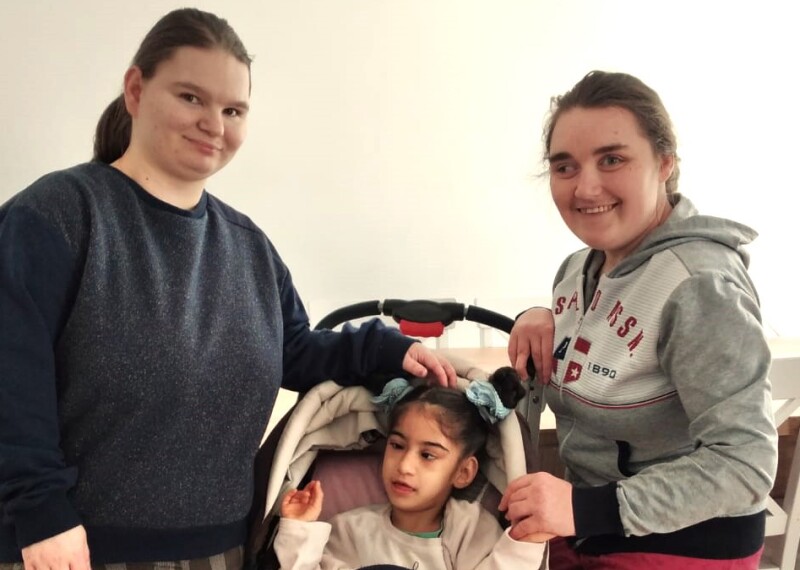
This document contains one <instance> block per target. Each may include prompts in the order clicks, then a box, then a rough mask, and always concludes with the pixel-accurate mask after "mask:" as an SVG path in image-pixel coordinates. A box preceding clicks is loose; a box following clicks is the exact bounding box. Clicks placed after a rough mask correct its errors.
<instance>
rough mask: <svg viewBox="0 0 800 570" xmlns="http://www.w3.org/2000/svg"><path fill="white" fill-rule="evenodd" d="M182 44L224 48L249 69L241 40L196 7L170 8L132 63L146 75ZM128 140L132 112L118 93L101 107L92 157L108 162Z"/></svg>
mask: <svg viewBox="0 0 800 570" xmlns="http://www.w3.org/2000/svg"><path fill="white" fill-rule="evenodd" d="M181 47H196V48H204V49H212V48H216V49H223V50H225V51H227V52H228V53H230V54H231V55H232V56H233V57H235V58H236V59H237V60H239V61H241V62H242V63H244V64H245V65H246V66H247V70H248V71H249V70H250V63H251V62H252V58H251V57H250V55H249V54H248V53H247V50H246V49H245V47H244V44H242V40H240V39H239V36H238V35H236V32H235V31H234V30H233V28H232V27H231V26H230V25H229V24H228V22H227V21H226V20H223V19H222V18H220V17H218V16H215V15H214V14H211V13H210V12H203V11H201V10H197V9H195V8H181V9H179V10H173V11H172V12H170V13H168V14H167V15H165V16H163V17H162V18H161V19H160V20H159V21H158V22H156V25H155V26H153V28H152V29H151V30H150V31H149V32H148V33H147V35H146V36H145V38H144V40H142V44H141V45H140V46H139V51H137V52H136V55H135V56H134V57H133V61H132V62H131V65H132V66H133V65H135V66H136V67H138V68H139V69H140V70H141V72H142V77H143V78H145V79H149V78H151V77H153V75H155V73H156V69H157V68H158V65H159V64H160V63H161V62H163V61H166V60H168V59H169V58H170V57H172V55H173V54H174V53H175V50H177V49H178V48H181ZM130 140H131V116H130V115H129V114H128V111H127V109H126V108H125V98H124V96H123V95H120V96H119V97H117V98H116V99H114V100H113V101H112V102H111V104H110V105H109V106H108V107H107V108H106V110H105V111H103V114H102V115H101V116H100V120H99V122H98V123H97V129H96V131H95V136H94V156H93V157H92V160H95V161H98V162H104V163H106V164H111V163H112V162H114V161H115V160H117V159H118V158H119V157H120V156H122V155H123V153H124V152H125V150H127V148H128V144H129V143H130Z"/></svg>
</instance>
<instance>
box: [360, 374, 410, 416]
mask: <svg viewBox="0 0 800 570" xmlns="http://www.w3.org/2000/svg"><path fill="white" fill-rule="evenodd" d="M412 389H413V386H411V384H409V383H408V380H406V379H405V378H395V379H394V380H390V381H389V382H387V383H386V385H385V386H384V387H383V390H382V391H381V393H380V394H379V395H378V396H373V397H372V398H370V401H371V402H372V403H373V404H376V405H378V406H380V407H382V408H383V409H385V410H391V409H392V408H393V407H394V405H395V404H396V403H397V402H399V401H400V399H402V397H403V396H405V395H406V394H408V393H409V392H410V391H411V390H412Z"/></svg>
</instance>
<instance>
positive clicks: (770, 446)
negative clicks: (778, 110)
mask: <svg viewBox="0 0 800 570" xmlns="http://www.w3.org/2000/svg"><path fill="white" fill-rule="evenodd" d="M544 139H545V153H546V156H545V158H546V160H547V162H548V163H549V171H550V187H551V193H552V197H553V200H554V202H555V204H556V206H557V208H558V210H559V212H560V214H561V216H562V218H563V219H564V221H565V223H566V224H567V226H568V227H569V228H570V230H571V231H572V232H573V233H574V234H575V235H576V236H577V237H578V238H580V239H581V241H583V242H584V243H585V244H586V246H587V247H586V248H585V249H582V250H580V251H578V252H575V253H574V254H572V255H570V256H569V257H568V258H567V259H566V260H565V261H564V263H563V264H562V266H561V268H560V269H559V270H558V272H557V274H556V277H555V282H554V288H553V303H552V307H551V308H550V309H544V308H533V309H530V310H528V311H526V312H525V313H523V314H522V315H520V317H519V318H518V319H517V322H516V324H515V327H514V329H513V331H512V334H511V338H510V341H509V356H510V358H511V360H512V362H513V363H514V364H515V367H516V368H517V369H518V370H520V371H524V369H525V364H526V362H527V361H528V358H529V357H530V358H532V359H533V361H534V366H535V368H536V375H537V377H538V379H539V380H540V381H542V382H543V383H544V384H546V389H545V393H546V398H547V403H548V405H549V406H550V408H551V409H552V410H553V412H554V414H555V417H556V426H557V433H558V439H559V450H560V454H561V458H562V459H563V462H564V464H565V465H566V480H560V479H557V478H555V477H552V476H550V475H548V474H546V473H535V474H529V475H527V476H525V477H523V478H521V479H519V480H517V481H516V482H514V483H512V484H511V485H510V486H509V488H508V490H507V492H506V494H505V496H504V499H503V503H502V505H501V506H502V507H503V508H505V509H507V512H506V515H507V517H508V518H509V519H510V520H511V521H512V523H513V525H514V527H515V530H514V531H512V537H513V536H514V535H515V533H518V534H519V535H524V534H527V533H530V532H534V531H543V532H550V533H553V534H556V535H558V536H560V537H569V538H568V539H567V540H564V539H560V540H555V541H554V543H553V545H552V549H551V559H550V564H551V567H552V568H554V569H558V568H583V567H589V566H591V567H592V568H606V567H613V568H644V567H659V568H672V567H678V566H680V567H682V568H723V567H724V568H757V567H758V561H759V558H760V554H761V550H762V547H763V539H764V521H765V512H764V507H765V500H766V498H767V495H768V493H769V491H770V489H771V487H772V483H773V478H774V476H775V469H776V465H777V435H776V429H775V426H774V422H773V419H772V408H771V398H770V386H769V382H768V380H767V372H768V370H769V366H770V353H769V348H768V346H767V343H766V340H765V338H764V334H763V330H762V326H761V316H760V310H759V300H758V296H757V293H756V291H755V288H754V287H753V284H752V282H751V280H750V278H749V276H748V273H747V266H748V256H747V254H746V252H745V251H744V250H743V249H742V247H743V246H744V245H746V244H747V243H749V242H750V241H752V240H753V239H754V238H755V236H756V233H755V232H754V231H753V230H752V229H750V228H748V227H745V226H743V225H741V224H738V223H736V222H732V221H729V220H724V219H720V218H714V217H710V216H702V215H699V214H698V213H697V211H696V209H695V208H694V206H693V205H692V203H691V202H690V201H689V200H688V199H687V198H686V197H684V196H681V195H680V194H679V193H678V192H677V182H678V156H677V154H676V140H675V134H674V132H673V128H672V124H671V121H670V118H669V115H668V113H667V111H666V109H665V108H664V106H663V104H662V102H661V100H660V98H659V96H658V95H657V94H656V92H655V91H653V90H652V89H650V88H649V87H648V86H647V85H645V84H644V83H642V82H641V81H640V80H639V79H637V78H635V77H632V76H630V75H627V74H623V73H605V72H599V71H594V72H591V73H589V74H588V75H586V76H585V77H584V78H583V79H582V80H581V81H580V82H579V83H578V84H576V85H575V86H574V87H573V88H572V89H571V90H570V91H568V92H567V93H565V94H564V95H563V96H561V97H557V98H555V99H554V100H553V108H552V110H551V115H550V118H549V121H548V122H547V124H546V126H545V132H544Z"/></svg>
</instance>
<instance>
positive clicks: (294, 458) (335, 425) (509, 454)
mask: <svg viewBox="0 0 800 570" xmlns="http://www.w3.org/2000/svg"><path fill="white" fill-rule="evenodd" d="M381 314H383V315H386V316H390V317H392V318H393V319H394V320H395V321H396V322H397V323H398V324H399V326H400V330H401V331H402V332H404V333H405V334H408V335H410V336H418V337H420V336H421V337H432V336H440V335H441V334H442V333H443V331H444V328H445V327H447V326H449V325H450V324H451V323H453V322H454V321H456V320H466V321H472V322H476V323H479V324H483V325H486V326H489V327H492V328H496V329H498V330H501V331H504V332H510V331H511V327H512V326H513V324H514V323H513V321H512V320H511V319H509V318H508V317H505V316H503V315H500V314H498V313H495V312H493V311H489V310H486V309H483V308H481V307H476V306H465V305H463V304H460V303H451V302H436V301H427V300H417V301H403V300H398V299H387V300H385V301H383V302H380V301H368V302H364V303H358V304H355V305H350V306H347V307H344V308H342V309H338V310H336V311H334V312H333V313H331V314H329V315H328V316H326V317H325V318H323V319H322V320H321V321H320V322H319V323H318V324H317V326H316V327H315V328H316V329H333V328H334V327H336V326H338V325H339V324H342V323H344V322H347V321H350V320H354V319H358V318H363V317H369V316H374V315H381ZM451 362H452V364H453V365H454V367H455V369H456V374H457V375H458V377H459V384H460V386H461V387H462V388H463V387H464V386H466V385H467V384H468V383H469V382H470V381H472V380H485V379H486V378H487V377H488V375H489V371H483V370H479V369H477V368H474V367H473V366H472V365H471V363H469V362H466V361H459V360H457V359H452V358H451ZM541 390H542V388H541V386H535V385H533V383H527V385H526V395H525V397H524V398H523V399H522V400H521V401H520V403H519V405H518V407H517V410H516V413H515V414H512V415H510V416H508V417H507V418H506V419H505V420H503V421H501V422H499V423H498V424H497V426H498V430H497V434H493V435H490V437H489V440H488V441H487V445H486V457H487V458H486V459H484V461H482V462H481V467H480V470H481V473H480V474H479V476H478V477H476V479H475V481H473V483H472V484H471V485H470V486H469V487H467V488H466V489H463V490H461V491H460V493H459V494H458V495H456V494H454V496H457V497H458V498H461V499H466V500H473V501H474V500H478V501H480V502H481V504H482V505H483V506H484V507H485V508H486V509H487V510H489V512H492V513H495V514H497V505H498V503H499V500H500V497H501V495H502V492H503V490H505V487H506V485H507V483H508V481H511V480H512V479H514V478H516V477H519V476H521V475H523V474H525V473H528V472H531V471H534V470H536V469H537V468H538V465H537V452H536V446H537V442H538V437H537V436H538V427H539V415H540V413H541V407H542V397H541ZM371 396H372V394H371V393H370V392H369V391H368V390H367V389H366V388H363V387H360V386H353V387H347V388H344V387H341V386H339V385H338V384H335V383H334V382H332V381H328V382H324V383H322V384H320V385H318V386H316V387H315V388H313V389H312V390H310V391H309V392H308V393H306V394H305V395H303V396H302V398H300V399H299V401H298V402H297V403H296V404H295V406H294V407H293V408H292V409H291V410H290V411H289V412H288V413H287V414H286V415H285V416H284V417H283V418H282V419H281V420H280V422H279V423H278V424H277V425H276V426H275V427H274V428H273V430H272V431H271V432H270V434H269V436H268V437H267V439H266V440H265V442H264V443H263V445H262V446H261V448H260V450H259V452H258V454H257V456H256V462H255V492H254V499H253V506H252V508H251V513H250V529H251V530H250V536H249V538H248V544H247V548H246V552H245V561H246V562H245V567H246V568H249V569H250V570H272V569H277V568H279V565H278V561H277V557H276V555H275V552H274V549H273V548H272V542H273V539H274V537H275V534H276V532H277V527H278V521H279V519H280V517H279V514H280V500H281V497H282V496H283V494H284V493H285V492H286V491H287V490H289V489H291V488H300V487H303V486H304V485H305V484H306V483H307V482H308V481H310V480H312V479H316V480H320V481H322V482H323V487H324V488H325V489H326V490H327V489H331V490H338V493H335V492H326V495H325V501H324V503H323V511H322V514H321V516H320V520H328V519H329V518H330V517H331V516H333V515H335V514H338V513H340V512H343V511H346V510H349V509H352V508H356V507H359V506H363V505H367V504H372V503H382V502H385V501H386V495H385V491H384V490H383V486H382V482H381V476H380V473H381V470H380V464H381V458H382V451H383V447H384V445H385V442H386V432H387V426H386V424H385V421H386V418H385V417H384V414H382V413H380V412H379V411H378V409H377V407H376V406H375V405H374V404H372V402H371V401H370V397H371ZM343 490H346V492H342V491H343ZM498 520H500V522H501V524H503V523H504V520H501V519H500V517H498Z"/></svg>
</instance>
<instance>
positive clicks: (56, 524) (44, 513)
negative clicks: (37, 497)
mask: <svg viewBox="0 0 800 570" xmlns="http://www.w3.org/2000/svg"><path fill="white" fill-rule="evenodd" d="M80 524H81V520H80V518H79V517H78V513H76V512H75V509H74V508H73V506H72V504H71V503H70V501H69V499H67V495H66V493H65V492H63V491H56V492H53V493H51V494H50V495H48V496H47V497H46V498H45V499H44V500H43V501H42V502H41V503H40V504H39V505H37V506H36V507H34V508H32V509H28V510H25V511H19V512H16V513H15V516H14V527H15V529H16V533H17V546H19V548H20V549H22V548H25V547H26V546H30V545H31V544H34V543H36V542H41V541H42V540H44V539H46V538H50V537H52V536H55V535H57V534H61V533H62V532H65V531H68V530H69V529H71V528H75V527H76V526H79V525H80Z"/></svg>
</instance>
